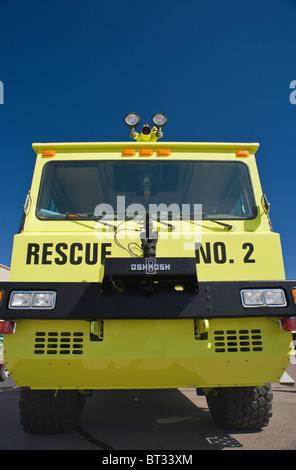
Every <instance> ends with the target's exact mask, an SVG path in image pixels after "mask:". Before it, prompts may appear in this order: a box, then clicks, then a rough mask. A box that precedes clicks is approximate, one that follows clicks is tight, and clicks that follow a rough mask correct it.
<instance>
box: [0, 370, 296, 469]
mask: <svg viewBox="0 0 296 470" xmlns="http://www.w3.org/2000/svg"><path fill="white" fill-rule="evenodd" d="M287 373H288V374H289V377H291V378H292V379H294V380H295V382H296V365H289V367H288V369H287ZM13 385H14V384H13V382H12V380H11V378H9V379H8V380H7V381H5V382H4V383H2V384H1V387H0V450H103V451H105V452H104V453H102V454H101V455H102V458H103V455H105V453H106V452H107V454H108V455H113V454H112V453H115V455H118V451H122V452H123V451H125V452H126V451H137V450H142V451H144V453H145V452H146V454H147V452H149V453H150V454H151V451H154V454H155V452H157V453H158V454H159V455H161V452H165V451H170V453H171V454H173V455H175V454H176V453H177V454H178V455H183V454H184V453H185V452H187V454H188V451H189V452H190V451H192V452H194V451H195V450H230V449H232V450H234V449H235V450H295V449H296V436H295V434H294V426H295V421H296V385H295V384H294V385H282V384H279V383H275V384H273V394H274V401H273V416H272V418H271V420H270V424H269V425H268V426H267V427H266V428H264V429H263V430H261V431H256V432H254V431H248V432H245V431H244V432H240V431H233V430H229V431H227V430H223V429H220V428H219V427H217V426H216V425H215V424H214V422H213V421H212V418H211V416H210V413H209V410H208V407H207V403H206V399H205V397H200V396H197V395H196V393H195V390H193V389H173V390H172V389H170V390H138V391H137V390H118V391H96V392H94V395H93V397H91V398H87V401H86V406H85V409H84V413H83V417H82V421H81V424H80V427H79V428H78V429H77V430H76V431H74V432H72V433H69V434H62V435H49V436H48V435H40V436H35V435H30V434H26V433H25V432H24V431H23V428H22V426H21V424H20V422H19V410H18V399H19V390H18V389H17V388H14V387H13ZM7 387H10V388H7ZM115 451H117V453H116V452H115ZM131 454H132V452H131ZM188 462H189V463H190V461H186V460H185V461H184V463H188ZM124 463H128V462H124ZM150 463H152V462H150ZM154 463H155V462H154ZM158 463H159V462H158ZM163 463H164V462H163ZM179 463H180V462H179ZM129 466H132V465H129Z"/></svg>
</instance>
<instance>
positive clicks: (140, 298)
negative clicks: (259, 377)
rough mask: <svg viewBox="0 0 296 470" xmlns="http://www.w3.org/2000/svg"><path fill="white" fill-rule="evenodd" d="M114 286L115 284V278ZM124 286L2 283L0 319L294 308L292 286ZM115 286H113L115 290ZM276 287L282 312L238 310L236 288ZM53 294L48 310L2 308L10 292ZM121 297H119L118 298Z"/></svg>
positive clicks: (245, 313)
mask: <svg viewBox="0 0 296 470" xmlns="http://www.w3.org/2000/svg"><path fill="white" fill-rule="evenodd" d="M116 282H117V283H118V284H119V286H120V285H121V284H120V282H119V281H118V279H116ZM139 282H141V281H140V280H137V282H127V283H126V288H125V290H124V291H122V290H121V289H118V290H117V291H116V289H115V290H114V285H113V284H112V283H111V282H105V284H103V285H102V284H98V283H86V282H83V283H76V282H73V283H67V282H60V283H59V282H27V283H26V282H2V283H0V290H2V291H3V295H2V301H1V305H0V319H2V320H21V319H59V320H62V319H67V320H78V319H79V320H97V319H105V320H107V319H113V320H116V319H118V320H119V319H121V320H123V319H185V318H208V319H211V318H240V317H274V316H278V317H292V316H296V306H295V304H294V301H293V297H292V294H291V289H292V288H295V287H296V281H252V282H251V281H237V282H199V283H198V285H193V284H192V283H191V282H189V281H188V282H186V281H185V282H182V285H183V287H184V289H183V291H182V292H177V291H176V290H175V288H174V286H175V284H176V281H173V280H172V279H171V280H165V281H164V282H161V281H160V282H159V283H158V284H157V285H155V290H154V291H153V292H149V291H146V290H144V289H142V288H140V287H139ZM118 284H117V285H118ZM256 288H282V289H283V290H284V291H285V294H286V298H287V306H286V307H257V308H244V307H243V306H242V303H241V296H240V291H241V290H242V289H256ZM15 290H17V291H22V290H42V291H43V290H45V291H47V290H48V291H56V292H57V297H56V305H55V308H54V309H53V310H44V309H29V310H27V309H14V310H11V309H9V307H8V304H9V298H10V294H11V292H12V291H15ZM120 292H121V293H120Z"/></svg>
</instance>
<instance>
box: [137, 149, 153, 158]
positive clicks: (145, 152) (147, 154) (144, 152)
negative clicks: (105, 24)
mask: <svg viewBox="0 0 296 470" xmlns="http://www.w3.org/2000/svg"><path fill="white" fill-rule="evenodd" d="M140 155H142V156H145V157H152V155H153V150H140Z"/></svg>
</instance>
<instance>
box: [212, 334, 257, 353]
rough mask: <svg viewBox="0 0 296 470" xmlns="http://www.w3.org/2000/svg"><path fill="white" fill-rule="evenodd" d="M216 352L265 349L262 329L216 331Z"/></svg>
mask: <svg viewBox="0 0 296 470" xmlns="http://www.w3.org/2000/svg"><path fill="white" fill-rule="evenodd" d="M214 342H215V352H217V353H224V352H253V351H258V352H259V351H263V345H262V336H261V330H250V331H249V330H238V331H236V330H227V331H223V330H217V331H214Z"/></svg>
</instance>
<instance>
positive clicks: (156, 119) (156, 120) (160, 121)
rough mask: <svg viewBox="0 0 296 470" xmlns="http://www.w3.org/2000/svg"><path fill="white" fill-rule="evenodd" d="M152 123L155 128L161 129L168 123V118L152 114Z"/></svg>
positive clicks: (159, 114)
mask: <svg viewBox="0 0 296 470" xmlns="http://www.w3.org/2000/svg"><path fill="white" fill-rule="evenodd" d="M152 122H153V124H154V126H156V127H163V126H165V125H166V123H167V122H168V118H167V117H166V115H165V114H162V113H158V114H154V116H153V117H152Z"/></svg>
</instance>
